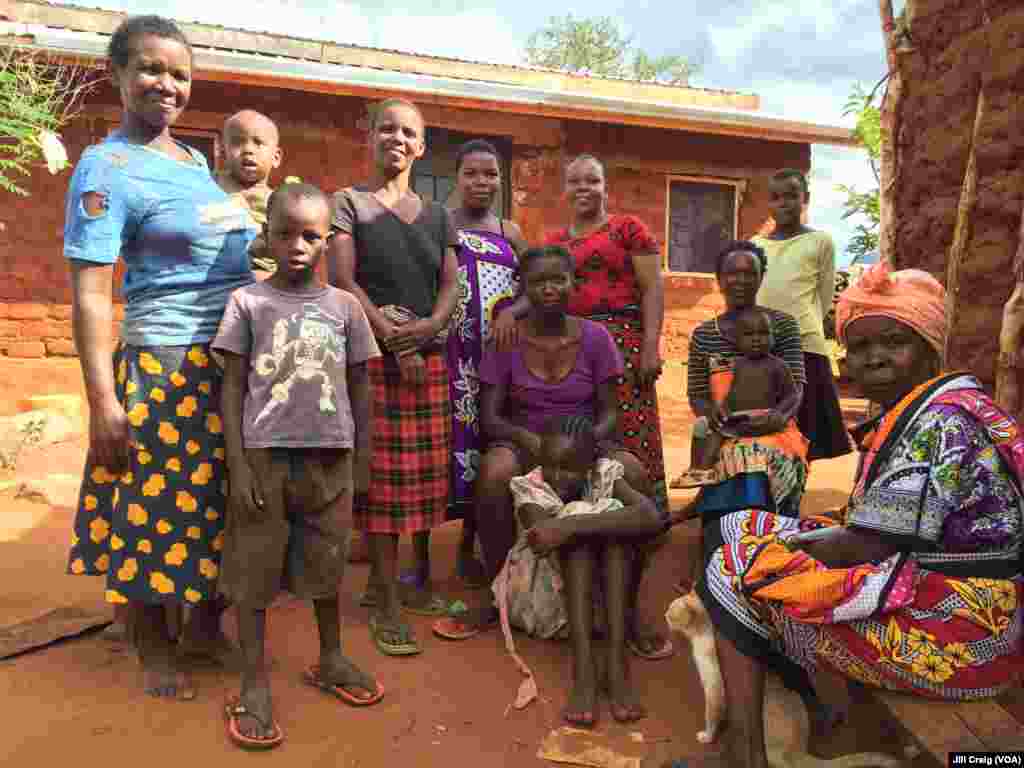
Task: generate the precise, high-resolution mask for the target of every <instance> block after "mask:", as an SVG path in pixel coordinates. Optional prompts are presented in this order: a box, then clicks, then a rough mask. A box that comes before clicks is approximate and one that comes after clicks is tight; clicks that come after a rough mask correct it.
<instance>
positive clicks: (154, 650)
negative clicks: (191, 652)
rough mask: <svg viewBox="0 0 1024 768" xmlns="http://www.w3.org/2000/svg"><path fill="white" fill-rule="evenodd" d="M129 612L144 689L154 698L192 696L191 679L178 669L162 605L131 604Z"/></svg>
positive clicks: (185, 697)
mask: <svg viewBox="0 0 1024 768" xmlns="http://www.w3.org/2000/svg"><path fill="white" fill-rule="evenodd" d="M130 612H131V614H132V617H133V619H134V622H133V623H134V636H135V644H136V648H137V650H138V653H139V661H140V662H141V664H142V678H143V682H142V685H143V689H144V690H145V692H146V693H148V694H149V695H150V696H155V697H158V698H171V699H173V698H180V699H193V698H195V690H194V689H193V688H192V685H191V681H190V680H189V679H188V677H187V676H186V675H185V673H184V672H183V671H180V670H179V669H178V665H177V659H176V654H175V648H174V643H173V642H172V641H171V636H170V631H169V630H168V627H167V611H166V609H165V606H164V605H162V604H156V605H149V604H146V603H132V604H131V606H130Z"/></svg>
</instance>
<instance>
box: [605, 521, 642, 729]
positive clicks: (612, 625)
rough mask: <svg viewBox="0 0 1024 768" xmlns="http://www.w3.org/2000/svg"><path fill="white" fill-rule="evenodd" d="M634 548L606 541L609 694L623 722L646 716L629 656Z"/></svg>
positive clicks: (614, 712) (612, 705)
mask: <svg viewBox="0 0 1024 768" xmlns="http://www.w3.org/2000/svg"><path fill="white" fill-rule="evenodd" d="M631 554H632V553H631V552H630V547H628V546H627V545H625V544H624V543H622V542H621V541H616V540H615V539H608V540H607V541H606V542H605V544H604V598H605V612H606V613H607V620H608V665H607V674H608V696H609V699H610V700H611V709H612V717H614V718H615V719H616V720H617V721H619V722H620V723H631V722H634V721H636V720H639V719H641V718H642V717H644V715H646V712H645V711H644V708H643V707H642V706H640V703H639V702H638V701H637V699H636V693H635V691H634V690H633V686H632V684H631V683H630V679H629V661H628V660H627V659H626V619H627V615H628V611H627V606H628V605H629V603H631V602H633V601H634V600H635V597H633V596H631V595H630V594H628V589H629V585H630V584H631V582H632V578H631V577H632V566H633V564H632V561H633V559H634V558H633V557H632V556H631Z"/></svg>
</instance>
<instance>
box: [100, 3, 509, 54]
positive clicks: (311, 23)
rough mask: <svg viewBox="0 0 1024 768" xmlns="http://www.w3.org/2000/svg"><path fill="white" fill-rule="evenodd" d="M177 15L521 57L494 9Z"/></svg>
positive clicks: (180, 8)
mask: <svg viewBox="0 0 1024 768" xmlns="http://www.w3.org/2000/svg"><path fill="white" fill-rule="evenodd" d="M102 5H103V7H106V8H111V9H115V10H123V11H127V12H129V13H161V12H166V8H165V7H163V6H161V4H160V3H158V2H156V1H155V0H105V1H104V2H103V3H102ZM173 13H174V18H175V19H177V20H179V21H186V22H189V21H191V22H199V23H203V24H220V25H222V26H225V27H233V28H236V29H238V28H241V29H247V30H250V31H254V32H269V33H272V34H275V35H289V36H293V37H304V38H312V39H316V40H332V41H335V42H337V43H340V44H343V45H361V46H368V47H372V48H386V49H391V50H399V51H405V52H409V53H423V54H428V55H433V56H448V57H452V58H460V59H473V60H479V61H487V62H493V63H496V64H514V63H517V62H518V61H519V60H520V55H521V49H520V47H519V45H518V44H517V42H516V40H515V39H513V38H511V37H510V36H509V35H508V34H507V22H505V21H504V20H503V19H502V18H501V17H499V16H498V15H497V14H495V13H492V12H490V11H481V10H465V11H459V12H457V13H454V14H449V15H438V14H432V13H429V12H428V13H416V12H413V10H412V9H401V8H394V7H391V8H389V9H388V10H387V11H385V12H380V13H376V12H372V11H368V10H365V9H364V8H363V7H361V6H359V5H356V4H354V3H328V2H325V1H324V0H313V1H310V0H284V1H283V2H275V1H274V0H249V1H248V2H247V4H246V13H245V14H244V15H240V14H239V12H238V6H237V4H236V3H211V2H209V0H177V2H175V4H174V11H173Z"/></svg>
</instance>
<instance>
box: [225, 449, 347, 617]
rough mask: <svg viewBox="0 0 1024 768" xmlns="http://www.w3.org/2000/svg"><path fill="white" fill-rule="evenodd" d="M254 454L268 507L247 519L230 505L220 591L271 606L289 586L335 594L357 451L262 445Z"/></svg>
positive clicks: (310, 594)
mask: <svg viewBox="0 0 1024 768" xmlns="http://www.w3.org/2000/svg"><path fill="white" fill-rule="evenodd" d="M246 457H247V458H248V459H249V466H250V467H252V472H253V475H254V476H255V477H256V478H257V479H258V482H259V487H260V489H261V491H262V494H263V509H262V512H263V514H262V519H260V520H258V521H255V522H250V521H244V522H242V521H239V520H238V516H237V515H233V514H232V513H231V510H230V509H229V511H228V520H227V527H226V529H225V536H224V554H223V557H222V560H221V576H220V591H221V592H222V593H223V594H224V595H225V596H226V597H228V598H229V599H230V600H232V601H233V602H236V603H238V604H240V605H244V606H247V607H253V608H266V607H268V606H269V605H270V603H271V602H273V600H274V598H275V597H276V596H277V594H278V592H280V591H281V590H282V589H284V590H287V591H288V592H291V593H292V594H294V595H296V596H298V597H303V598H308V599H311V600H319V599H321V598H328V597H333V596H334V595H336V594H337V593H338V585H339V583H340V582H341V577H342V575H343V574H344V569H345V562H346V559H347V556H348V545H349V537H350V533H351V530H352V488H353V482H352V451H351V450H350V449H333V448H331V449H329V448H257V449H251V450H247V451H246ZM229 482H230V478H229Z"/></svg>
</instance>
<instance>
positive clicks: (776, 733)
mask: <svg viewBox="0 0 1024 768" xmlns="http://www.w3.org/2000/svg"><path fill="white" fill-rule="evenodd" d="M665 621H666V622H668V626H669V629H671V630H672V631H673V632H677V633H679V634H681V635H684V636H685V637H686V638H687V639H689V641H690V650H691V653H692V655H693V663H694V665H695V666H696V667H697V675H698V677H699V678H700V684H701V687H702V688H703V689H704V730H702V731H698V732H697V741H699V742H701V743H702V744H710V743H712V742H713V741H715V739H717V738H718V735H719V734H720V733H721V731H722V728H723V726H724V725H725V715H726V698H725V682H724V680H723V679H722V670H721V667H720V666H719V663H718V649H717V648H716V646H715V633H714V629H713V628H712V625H711V619H710V617H709V616H708V612H707V609H705V607H704V604H703V603H702V602H701V599H700V598H699V597H698V596H697V593H696V592H692V591H691V592H688V593H687V594H685V595H683V596H682V597H679V598H676V599H675V600H673V601H672V604H671V605H669V607H668V611H666V612H665ZM764 693H765V701H764V718H765V747H766V749H767V752H768V764H769V765H770V766H772V768H899V766H901V765H903V763H902V761H900V760H897V759H896V758H894V757H891V756H889V755H883V754H881V753H877V752H858V753H856V754H852V755H843V756H842V757H837V758H834V759H832V760H824V759H821V758H818V757H815V756H814V755H812V754H810V753H809V752H808V744H809V741H810V731H811V728H810V720H809V718H808V716H807V710H806V707H805V706H803V705H802V702H801V698H800V696H799V695H798V694H796V693H794V692H792V691H790V690H787V689H786V687H785V686H783V685H782V683H781V682H780V681H779V680H778V679H777V678H776V677H775V676H774V675H769V676H768V678H767V679H766V680H765V692H764ZM769 723H771V727H768V724H769Z"/></svg>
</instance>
